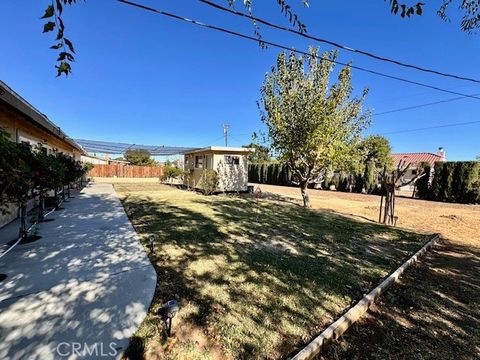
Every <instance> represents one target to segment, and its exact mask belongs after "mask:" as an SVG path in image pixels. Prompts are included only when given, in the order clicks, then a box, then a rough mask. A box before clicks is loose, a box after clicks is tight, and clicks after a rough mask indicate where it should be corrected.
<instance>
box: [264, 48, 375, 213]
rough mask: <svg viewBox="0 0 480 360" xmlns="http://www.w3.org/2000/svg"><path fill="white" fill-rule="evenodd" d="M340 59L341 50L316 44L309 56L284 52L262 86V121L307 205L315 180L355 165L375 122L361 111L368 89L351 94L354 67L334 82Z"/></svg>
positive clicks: (347, 69)
mask: <svg viewBox="0 0 480 360" xmlns="http://www.w3.org/2000/svg"><path fill="white" fill-rule="evenodd" d="M336 57H337V52H325V53H323V54H322V56H321V57H319V54H318V50H316V49H313V48H311V49H310V56H307V57H306V58H305V57H303V56H300V57H297V56H296V55H295V53H293V52H291V53H290V54H289V55H288V54H287V53H285V52H282V53H280V54H279V55H278V59H277V65H276V67H274V68H272V72H271V73H267V75H266V76H265V80H264V83H263V85H262V87H261V105H262V107H263V110H261V119H262V121H263V122H264V123H265V125H266V126H267V129H268V137H269V141H270V144H271V146H272V150H273V151H274V153H275V154H276V155H277V158H278V160H279V161H280V162H283V163H286V164H288V165H289V166H290V168H291V169H292V171H293V173H294V175H295V177H296V178H297V180H298V183H299V185H300V189H301V194H302V197H303V203H304V206H305V207H309V206H310V200H309V197H308V193H307V185H308V183H309V181H310V179H312V178H313V177H316V176H318V174H319V173H325V172H326V170H327V169H332V168H334V169H343V168H346V167H348V166H350V164H351V162H352V161H353V157H354V156H355V153H356V151H354V149H356V148H357V146H358V143H359V139H360V134H361V131H362V130H363V129H364V128H365V127H366V126H367V125H368V124H369V121H370V116H369V115H370V114H369V112H367V113H362V105H363V101H364V99H365V96H366V95H367V92H368V91H367V89H365V90H364V91H363V94H362V96H361V97H359V98H358V97H353V98H352V97H351V95H352V91H353V88H352V85H351V68H350V66H345V67H344V68H342V69H341V70H340V72H339V74H338V80H337V82H336V83H334V84H332V85H330V74H331V72H332V71H333V69H334V67H335V64H334V63H333V60H335V59H336Z"/></svg>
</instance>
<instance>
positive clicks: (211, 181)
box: [200, 169, 218, 195]
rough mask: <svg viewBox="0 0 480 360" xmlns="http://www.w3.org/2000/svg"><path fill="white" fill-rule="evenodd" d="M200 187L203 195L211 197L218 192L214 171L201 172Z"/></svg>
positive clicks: (216, 177) (216, 176)
mask: <svg viewBox="0 0 480 360" xmlns="http://www.w3.org/2000/svg"><path fill="white" fill-rule="evenodd" d="M200 187H201V188H202V189H203V193H204V194H205V195H211V194H213V193H215V192H216V191H218V174H217V172H216V171H215V170H212V169H205V170H203V171H202V177H201V179H200Z"/></svg>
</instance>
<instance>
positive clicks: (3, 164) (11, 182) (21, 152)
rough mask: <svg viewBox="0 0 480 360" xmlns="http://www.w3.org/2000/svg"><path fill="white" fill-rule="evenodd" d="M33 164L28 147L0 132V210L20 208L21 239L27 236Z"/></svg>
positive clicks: (4, 211) (33, 174)
mask: <svg viewBox="0 0 480 360" xmlns="http://www.w3.org/2000/svg"><path fill="white" fill-rule="evenodd" d="M35 162H36V161H35V158H34V156H33V154H32V150H31V148H30V145H28V144H17V143H14V142H12V141H10V140H9V139H8V136H7V134H6V133H5V132H4V131H0V173H1V175H2V176H1V177H0V178H1V180H0V196H1V198H0V200H1V203H0V209H1V210H2V213H6V212H7V211H8V204H15V205H17V206H18V207H19V208H20V232H19V235H20V236H21V237H22V238H25V237H26V236H27V224H26V215H27V203H28V201H29V200H30V199H31V198H32V192H33V189H34V186H35V173H34V169H35V166H36V164H35Z"/></svg>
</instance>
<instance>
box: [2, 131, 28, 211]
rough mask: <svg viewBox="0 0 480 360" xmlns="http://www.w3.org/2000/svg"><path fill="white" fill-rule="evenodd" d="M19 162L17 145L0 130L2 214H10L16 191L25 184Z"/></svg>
mask: <svg viewBox="0 0 480 360" xmlns="http://www.w3.org/2000/svg"><path fill="white" fill-rule="evenodd" d="M17 161H18V159H17V144H16V143H14V142H12V141H10V139H9V135H8V133H7V132H6V131H4V130H3V129H2V128H0V214H6V213H7V212H8V208H9V203H10V202H11V200H12V197H13V194H14V191H15V190H16V188H17V187H18V184H21V183H22V182H23V179H22V176H21V172H20V171H19V169H17V168H16V164H17Z"/></svg>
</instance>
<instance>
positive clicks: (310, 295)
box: [115, 184, 424, 359]
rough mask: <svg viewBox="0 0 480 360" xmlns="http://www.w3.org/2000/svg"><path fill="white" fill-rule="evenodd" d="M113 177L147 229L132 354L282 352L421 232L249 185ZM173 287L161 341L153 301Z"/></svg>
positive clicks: (314, 330) (343, 304) (393, 262)
mask: <svg viewBox="0 0 480 360" xmlns="http://www.w3.org/2000/svg"><path fill="white" fill-rule="evenodd" d="M115 188H116V190H117V192H118V193H119V195H120V197H121V199H122V202H123V204H124V207H125V209H126V211H127V213H128V215H129V217H130V219H131V220H132V222H133V224H134V226H135V228H136V230H137V231H138V233H139V234H140V235H141V236H142V239H144V240H145V239H146V238H147V235H148V234H151V233H154V234H156V235H157V239H156V245H155V254H154V255H153V256H151V260H152V263H153V264H154V266H155V268H156V270H157V274H158V286H157V291H156V294H155V298H154V300H153V303H152V307H151V309H150V313H149V315H148V316H147V319H146V320H145V321H144V323H143V325H142V326H141V328H140V329H139V330H138V331H137V333H136V334H135V336H134V337H133V338H132V345H131V346H130V348H129V351H128V354H130V356H131V357H132V358H141V356H145V357H146V358H161V359H164V358H165V359H170V358H177V359H188V358H190V359H197V358H205V359H208V358H214V359H216V358H219V359H220V358H241V359H265V358H269V359H277V358H284V357H286V356H287V355H289V354H291V353H292V352H293V351H295V350H296V349H298V348H299V347H300V346H302V345H303V344H305V343H306V342H308V341H309V340H310V339H311V338H312V337H313V336H315V335H316V334H318V333H319V332H320V331H321V330H322V329H323V328H324V327H325V325H327V324H329V323H330V322H331V321H332V320H333V319H335V318H336V317H337V316H338V315H339V314H341V313H342V311H343V310H344V309H345V308H347V307H348V306H349V305H351V304H352V302H354V301H357V300H358V299H360V298H361V297H362V296H363V294H364V293H365V292H367V291H368V289H370V288H372V287H374V286H375V285H376V284H377V283H378V282H379V280H380V279H381V278H382V277H384V276H385V275H387V274H388V273H389V272H390V271H391V270H392V269H394V268H396V267H397V266H398V265H399V264H400V263H401V262H402V260H404V259H405V258H406V257H407V256H408V255H409V254H411V253H412V252H414V251H415V250H416V249H418V248H419V247H420V243H421V242H423V241H424V237H423V236H421V235H419V234H415V233H411V232H407V231H403V230H399V229H395V228H391V227H385V226H380V225H376V224H373V223H370V222H360V221H358V220H354V219H352V218H349V217H346V216H342V215H339V214H335V213H333V212H325V211H314V210H307V209H303V208H301V207H298V206H296V205H293V204H289V203H287V202H280V201H275V200H267V199H261V200H260V201H259V202H257V201H256V200H255V199H254V198H251V197H249V196H247V195H243V196H226V195H217V196H203V195H200V194H196V193H194V192H189V191H185V190H177V189H174V188H171V187H167V186H163V185H157V184H119V185H116V186H115ZM172 298H176V299H178V300H179V301H180V302H181V305H182V308H181V311H180V313H179V315H178V316H177V317H176V318H175V322H174V331H175V335H176V336H175V338H174V339H173V340H169V341H167V340H166V337H165V330H164V326H163V324H162V322H161V320H160V319H159V318H158V317H156V316H155V313H156V311H157V310H158V308H159V307H160V305H161V304H163V303H164V302H166V301H167V300H169V299H172ZM153 354H155V356H154V355H153Z"/></svg>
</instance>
